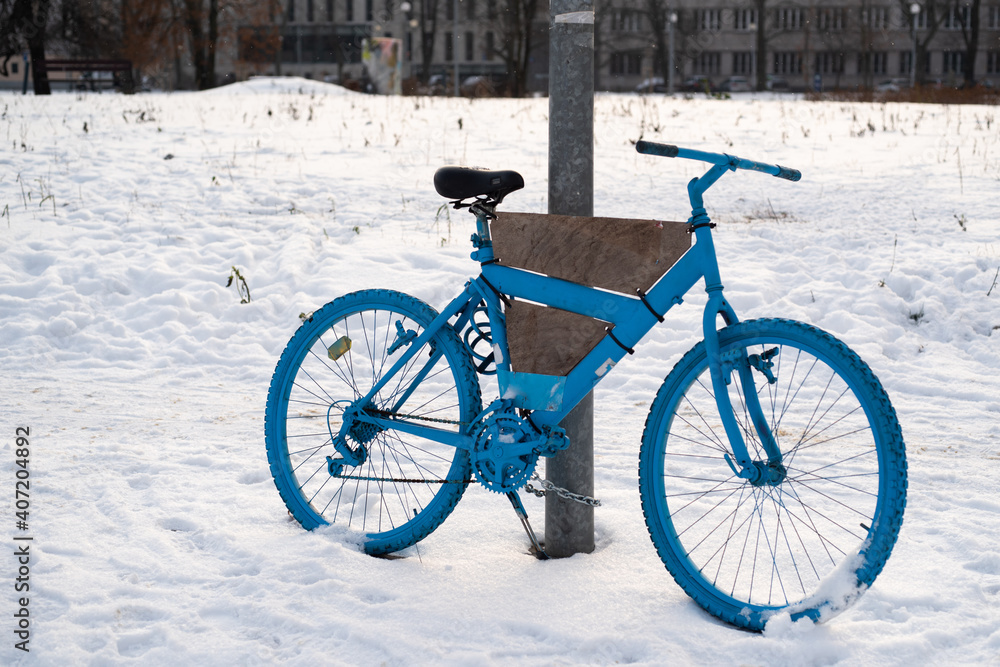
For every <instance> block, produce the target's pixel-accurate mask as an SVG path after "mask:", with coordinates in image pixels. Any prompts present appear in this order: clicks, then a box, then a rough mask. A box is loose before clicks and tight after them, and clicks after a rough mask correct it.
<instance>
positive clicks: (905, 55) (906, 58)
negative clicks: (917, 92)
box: [899, 51, 913, 74]
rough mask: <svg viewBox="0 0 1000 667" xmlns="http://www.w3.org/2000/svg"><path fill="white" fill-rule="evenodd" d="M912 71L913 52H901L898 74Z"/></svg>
mask: <svg viewBox="0 0 1000 667" xmlns="http://www.w3.org/2000/svg"><path fill="white" fill-rule="evenodd" d="M912 70H913V52H912V51H901V52H900V53H899V73H900V74H909V73H910V72H911V71H912Z"/></svg>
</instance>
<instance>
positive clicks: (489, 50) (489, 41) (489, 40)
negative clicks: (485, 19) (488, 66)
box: [483, 31, 496, 60]
mask: <svg viewBox="0 0 1000 667" xmlns="http://www.w3.org/2000/svg"><path fill="white" fill-rule="evenodd" d="M493 40H494V37H493V31H490V32H487V33H486V48H485V49H484V51H485V53H484V54H483V60H493V56H494V54H495V52H496V44H494V42H493Z"/></svg>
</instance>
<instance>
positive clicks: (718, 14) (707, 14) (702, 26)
mask: <svg viewBox="0 0 1000 667" xmlns="http://www.w3.org/2000/svg"><path fill="white" fill-rule="evenodd" d="M694 18H695V21H696V22H697V26H698V30H702V31H709V32H718V31H719V30H722V10H721V9H699V10H697V11H696V12H695V13H694Z"/></svg>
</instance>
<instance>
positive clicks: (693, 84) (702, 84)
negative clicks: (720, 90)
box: [680, 74, 715, 93]
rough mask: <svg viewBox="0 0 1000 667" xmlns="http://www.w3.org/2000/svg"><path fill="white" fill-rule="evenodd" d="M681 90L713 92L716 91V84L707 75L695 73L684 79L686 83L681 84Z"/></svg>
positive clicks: (687, 91)
mask: <svg viewBox="0 0 1000 667" xmlns="http://www.w3.org/2000/svg"><path fill="white" fill-rule="evenodd" d="M680 90H682V91H684V92H686V93H711V92H715V85H714V84H713V83H712V80H711V79H709V78H708V77H707V76H704V75H702V74H695V75H694V76H691V77H688V78H687V79H685V80H684V83H682V84H681V86H680Z"/></svg>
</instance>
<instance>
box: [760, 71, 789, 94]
mask: <svg viewBox="0 0 1000 667" xmlns="http://www.w3.org/2000/svg"><path fill="white" fill-rule="evenodd" d="M764 85H765V86H766V87H767V89H768V90H788V82H787V81H785V80H784V79H782V78H781V77H780V76H775V75H773V74H768V75H767V82H766V83H765V84H764Z"/></svg>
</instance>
